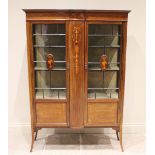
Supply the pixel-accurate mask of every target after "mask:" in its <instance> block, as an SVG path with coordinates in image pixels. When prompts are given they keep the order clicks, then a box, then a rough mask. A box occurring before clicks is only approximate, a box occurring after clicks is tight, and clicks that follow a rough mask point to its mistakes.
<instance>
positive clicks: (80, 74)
mask: <svg viewBox="0 0 155 155" xmlns="http://www.w3.org/2000/svg"><path fill="white" fill-rule="evenodd" d="M69 54H70V127H71V128H82V127H83V126H84V22H82V21H70V22H69Z"/></svg>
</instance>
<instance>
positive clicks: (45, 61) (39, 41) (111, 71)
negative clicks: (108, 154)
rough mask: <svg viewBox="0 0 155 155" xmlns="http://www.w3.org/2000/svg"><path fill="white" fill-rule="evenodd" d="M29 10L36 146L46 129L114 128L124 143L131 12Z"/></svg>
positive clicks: (30, 76) (30, 71) (28, 25)
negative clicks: (127, 55)
mask: <svg viewBox="0 0 155 155" xmlns="http://www.w3.org/2000/svg"><path fill="white" fill-rule="evenodd" d="M24 11H25V12H26V26H27V51H28V55H27V56H28V72H29V92H30V110H31V127H32V145H31V151H32V148H33V144H34V140H36V138H37V133H38V130H39V129H41V128H57V127H59V128H60V127H64V128H73V129H77V130H78V129H82V128H89V127H102V128H112V129H114V130H116V135H117V139H118V140H119V139H120V145H121V149H122V151H123V146H122V122H123V100H124V83H125V62H126V40H127V20H128V13H129V11H126V10H24Z"/></svg>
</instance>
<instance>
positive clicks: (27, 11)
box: [23, 9, 131, 13]
mask: <svg viewBox="0 0 155 155" xmlns="http://www.w3.org/2000/svg"><path fill="white" fill-rule="evenodd" d="M23 11H24V12H26V13H40V12H41V13H44V12H49V13H50V12H66V13H69V12H71V13H74V12H75V13H78V12H79V13H129V12H130V11H131V10H81V9H78V10H77V9H76V10H74V9H70V10H68V9H23Z"/></svg>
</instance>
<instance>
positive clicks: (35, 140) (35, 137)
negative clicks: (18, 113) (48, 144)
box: [34, 130, 38, 141]
mask: <svg viewBox="0 0 155 155" xmlns="http://www.w3.org/2000/svg"><path fill="white" fill-rule="evenodd" d="M35 133H36V134H35V138H34V140H35V141H36V139H37V135H38V130H36V132H35Z"/></svg>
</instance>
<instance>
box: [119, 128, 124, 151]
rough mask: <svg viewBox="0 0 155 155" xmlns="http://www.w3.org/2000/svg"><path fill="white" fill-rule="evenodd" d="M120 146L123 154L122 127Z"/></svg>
mask: <svg viewBox="0 0 155 155" xmlns="http://www.w3.org/2000/svg"><path fill="white" fill-rule="evenodd" d="M120 146H121V150H122V152H124V149H123V143H122V126H121V127H120Z"/></svg>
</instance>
